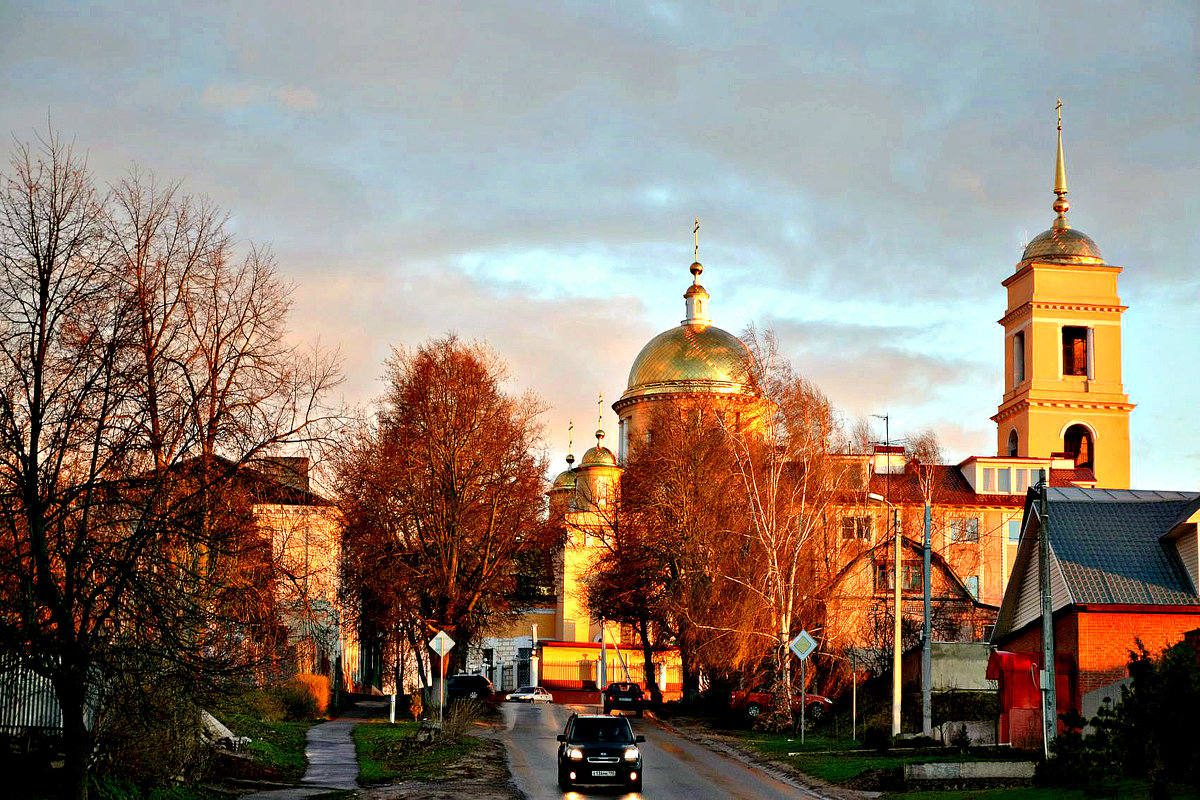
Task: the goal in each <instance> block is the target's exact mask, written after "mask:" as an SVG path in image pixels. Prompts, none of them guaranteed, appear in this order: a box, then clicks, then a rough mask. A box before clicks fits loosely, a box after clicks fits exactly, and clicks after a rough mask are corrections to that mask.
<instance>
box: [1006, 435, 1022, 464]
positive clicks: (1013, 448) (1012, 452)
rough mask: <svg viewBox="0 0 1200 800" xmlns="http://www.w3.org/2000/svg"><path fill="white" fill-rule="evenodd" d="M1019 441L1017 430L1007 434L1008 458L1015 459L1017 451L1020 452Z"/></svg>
mask: <svg viewBox="0 0 1200 800" xmlns="http://www.w3.org/2000/svg"><path fill="white" fill-rule="evenodd" d="M1020 445H1021V439H1020V437H1019V436H1017V429H1016V428H1013V429H1012V430H1011V431H1009V432H1008V457H1009V458H1016V457H1017V455H1018V454H1017V451H1018V450H1020V449H1021V448H1020Z"/></svg>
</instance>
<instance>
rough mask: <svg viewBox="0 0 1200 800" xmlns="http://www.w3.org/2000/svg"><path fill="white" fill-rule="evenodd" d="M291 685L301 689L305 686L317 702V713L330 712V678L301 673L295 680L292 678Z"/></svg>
mask: <svg viewBox="0 0 1200 800" xmlns="http://www.w3.org/2000/svg"><path fill="white" fill-rule="evenodd" d="M291 684H293V685H295V686H297V687H300V686H303V687H304V688H305V689H306V690H308V693H309V694H311V695H312V697H313V700H314V701H316V704H317V711H318V712H319V713H320V714H324V713H325V712H327V711H328V710H329V695H330V687H329V678H327V677H325V676H324V675H313V674H311V673H308V672H301V673H300V674H299V675H297V676H296V677H295V678H292V680H291Z"/></svg>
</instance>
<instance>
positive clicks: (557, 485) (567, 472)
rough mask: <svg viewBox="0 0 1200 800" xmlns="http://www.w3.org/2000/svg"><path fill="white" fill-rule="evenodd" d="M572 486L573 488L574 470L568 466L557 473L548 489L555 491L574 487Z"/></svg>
mask: <svg viewBox="0 0 1200 800" xmlns="http://www.w3.org/2000/svg"><path fill="white" fill-rule="evenodd" d="M574 488H575V470H573V469H570V468H569V467H568V468H567V469H564V470H563V471H562V472H560V473H558V477H557V478H555V479H554V485H553V486H551V488H550V491H552V492H557V491H559V490H561V489H574Z"/></svg>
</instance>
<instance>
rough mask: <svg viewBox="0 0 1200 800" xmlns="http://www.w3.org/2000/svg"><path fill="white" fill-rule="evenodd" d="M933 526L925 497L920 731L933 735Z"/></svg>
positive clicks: (931, 514)
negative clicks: (931, 545) (931, 595)
mask: <svg viewBox="0 0 1200 800" xmlns="http://www.w3.org/2000/svg"><path fill="white" fill-rule="evenodd" d="M932 527H933V513H932V509H931V508H930V507H929V498H928V496H927V497H926V498H925V546H924V551H925V552H924V553H923V555H924V557H925V564H924V571H923V572H922V579H921V582H922V584H923V586H922V593H923V595H924V597H923V600H924V606H925V608H924V611H925V620H924V622H923V623H922V625H921V733H923V734H924V735H925V736H933V686H932V684H933V641H932V640H933V624H932V622H933V621H932V619H931V614H930V597H929V596H930V594H931V584H932V578H931V577H930V567H931V564H930V560H931V552H932V548H931V547H930V541H929V540H930V529H931V528H932Z"/></svg>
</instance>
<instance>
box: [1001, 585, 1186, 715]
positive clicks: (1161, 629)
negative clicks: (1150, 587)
mask: <svg viewBox="0 0 1200 800" xmlns="http://www.w3.org/2000/svg"><path fill="white" fill-rule="evenodd" d="M1151 608H1153V609H1156V610H1146V609H1145V608H1138V607H1125V608H1121V607H1116V608H1113V607H1101V608H1088V607H1087V606H1081V607H1076V608H1072V609H1070V610H1068V611H1065V612H1061V613H1060V614H1057V615H1056V616H1055V620H1054V652H1055V655H1056V659H1055V663H1056V668H1057V669H1058V670H1059V672H1060V673H1061V672H1062V670H1063V669H1064V667H1065V668H1067V669H1069V670H1070V674H1069V675H1067V676H1063V675H1061V674H1060V675H1059V681H1058V687H1059V694H1058V698H1057V699H1058V709H1059V712H1060V713H1062V712H1064V711H1067V710H1068V709H1071V708H1079V707H1080V706H1081V705H1082V703H1083V695H1085V694H1087V693H1088V692H1090V691H1092V690H1094V689H1099V688H1100V687H1102V686H1107V685H1109V684H1110V683H1113V682H1114V681H1118V680H1120V679H1121V678H1124V677H1125V675H1126V671H1127V665H1128V663H1129V654H1130V652H1132V651H1134V650H1135V649H1136V647H1137V641H1138V640H1140V641H1141V642H1142V644H1143V645H1145V647H1146V649H1147V650H1149V651H1150V653H1151V654H1153V655H1157V654H1158V653H1159V652H1161V651H1162V650H1163V648H1165V647H1169V646H1171V645H1173V644H1175V643H1176V642H1179V641H1181V640H1182V639H1183V634H1184V633H1185V632H1187V631H1190V630H1193V629H1195V628H1196V627H1197V626H1198V625H1200V611H1198V610H1197V609H1196V608H1194V607H1187V608H1182V609H1172V608H1171V607H1170V606H1157V607H1151ZM997 645H998V646H999V648H1000V649H1001V650H1008V651H1010V652H1014V653H1031V654H1033V655H1034V656H1035V657H1036V658H1037V659H1038V662H1039V663H1040V662H1041V652H1042V626H1041V625H1040V624H1035V625H1033V626H1031V627H1030V628H1029V629H1027V630H1025V631H1023V632H1022V633H1021V634H1019V635H1018V636H1016V637H1013V638H1011V639H1007V640H1004V641H1002V642H997ZM1064 677H1066V678H1067V680H1068V685H1069V687H1070V688H1069V689H1067V690H1066V691H1063V688H1064V687H1063V681H1062V679H1063V678H1064Z"/></svg>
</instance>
